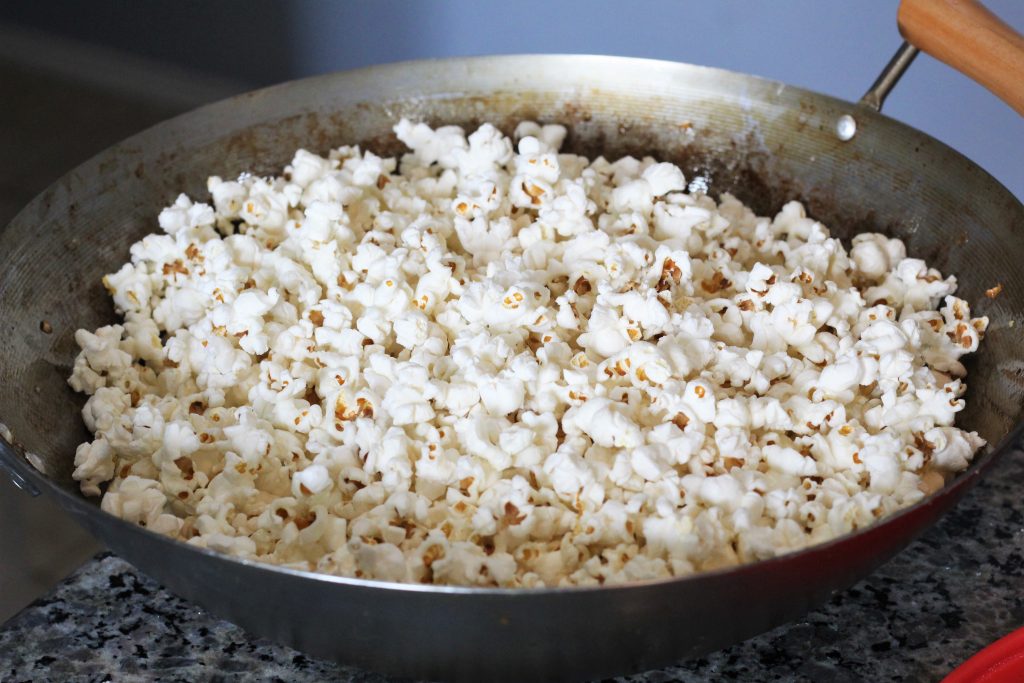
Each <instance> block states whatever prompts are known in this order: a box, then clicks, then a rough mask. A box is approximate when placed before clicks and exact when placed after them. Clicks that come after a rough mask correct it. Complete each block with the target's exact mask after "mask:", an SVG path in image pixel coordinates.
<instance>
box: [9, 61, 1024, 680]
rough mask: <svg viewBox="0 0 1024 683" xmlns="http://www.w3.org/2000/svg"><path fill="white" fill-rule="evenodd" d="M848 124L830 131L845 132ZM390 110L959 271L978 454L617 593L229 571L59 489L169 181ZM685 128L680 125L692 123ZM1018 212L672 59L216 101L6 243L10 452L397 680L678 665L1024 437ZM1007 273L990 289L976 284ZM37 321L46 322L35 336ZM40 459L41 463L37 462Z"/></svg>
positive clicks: (797, 594)
mask: <svg viewBox="0 0 1024 683" xmlns="http://www.w3.org/2000/svg"><path fill="white" fill-rule="evenodd" d="M844 115H848V116H850V117H853V119H854V120H855V122H856V134H855V135H854V136H853V137H852V139H850V140H848V141H842V140H840V139H839V138H838V137H837V135H836V133H835V127H836V122H837V121H838V120H839V119H840V118H841V117H842V116H844ZM401 116H407V117H410V118H415V119H421V120H425V121H427V122H431V123H435V124H436V123H441V122H446V123H452V122H454V123H459V124H462V125H464V126H467V127H472V126H474V125H476V124H477V123H480V122H483V121H491V122H494V123H496V124H499V125H500V126H501V127H502V128H504V129H505V130H506V131H508V130H510V129H511V128H512V127H513V126H514V124H515V122H517V121H519V120H522V119H527V118H529V119H537V120H542V121H558V122H562V123H565V124H567V125H569V126H570V128H571V131H572V132H571V135H570V138H569V141H568V146H569V148H571V149H572V150H573V151H576V152H581V153H585V154H588V155H596V154H601V153H603V154H605V155H606V156H609V157H614V156H618V155H622V154H627V153H629V154H634V155H639V154H652V155H656V156H658V157H660V158H662V159H667V160H671V161H674V162H676V163H678V164H680V165H681V166H682V167H683V169H684V170H685V171H686V172H687V174H688V176H695V175H703V176H705V177H706V178H708V179H709V182H710V188H711V191H712V193H721V192H726V191H728V192H732V193H734V194H735V195H737V196H738V197H740V198H741V199H742V200H743V201H745V202H747V203H748V204H750V205H752V206H753V207H754V208H755V209H756V210H757V211H758V212H760V213H766V212H770V211H772V210H775V209H777V208H778V207H779V206H781V204H782V203H784V202H785V201H787V200H789V199H794V198H796V199H800V200H802V201H804V202H805V203H806V204H807V206H808V210H809V211H810V213H811V214H812V215H814V216H815V217H817V218H819V219H821V220H822V221H824V222H825V223H826V224H827V225H829V226H830V227H832V228H833V229H834V230H835V231H836V232H838V233H839V234H840V235H841V236H844V237H847V238H848V237H849V236H851V235H853V234H855V233H857V232H862V231H879V232H884V233H887V234H890V235H894V236H898V237H900V238H902V239H904V240H906V242H907V245H908V249H909V252H910V253H911V254H912V255H916V256H919V257H922V258H925V259H927V260H928V261H929V262H930V263H931V264H933V265H935V266H937V267H939V268H940V269H942V270H943V272H950V273H955V274H957V275H958V276H960V281H961V289H960V295H961V296H963V297H964V298H966V299H967V300H968V301H969V302H970V303H971V305H972V307H973V308H976V310H977V311H978V314H982V315H988V316H989V317H990V318H991V319H992V323H991V326H990V328H989V332H988V335H987V337H986V340H985V343H984V344H983V345H982V348H981V351H980V353H979V354H978V355H977V357H976V358H974V359H973V360H972V361H971V363H970V366H969V370H970V375H969V378H968V379H969V385H970V390H969V393H968V406H969V407H968V409H967V410H965V411H964V412H963V413H961V416H962V419H961V424H962V425H963V426H964V427H966V428H968V429H974V430H977V431H978V432H980V433H981V435H982V436H984V437H985V438H986V439H987V440H988V441H989V443H990V444H991V446H990V447H989V448H988V449H987V451H986V452H985V453H984V454H983V455H980V456H979V457H978V459H977V460H976V461H975V463H974V464H973V465H972V466H971V468H970V469H969V470H968V471H967V472H965V473H964V474H962V475H961V476H960V477H959V478H958V479H957V480H956V481H955V482H954V483H952V484H951V485H950V486H949V487H947V488H946V489H944V490H942V491H940V492H939V493H937V494H936V495H933V496H931V497H930V498H928V499H926V500H925V501H923V502H921V503H919V504H917V505H915V506H914V507H912V508H909V509H907V510H905V511H903V512H901V513H899V514H897V515H894V516H892V517H890V518H887V519H885V520H884V521H882V522H880V523H878V524H876V525H875V526H872V527H870V528H868V529H866V530H863V531H860V532H858V533H855V534H851V535H848V536H846V537H843V538H840V539H838V540H835V541H833V542H830V543H827V544H823V545H819V546H815V547H812V548H810V549H807V550H804V551H802V552H798V553H793V554H790V555H785V556H782V557H779V558H776V559H772V560H768V561H764V562H758V563H756V564H751V565H747V566H742V567H738V568H733V569H727V570H721V571H715V572H709V573H703V574H697V575H695V576H691V577H687V578H681V579H674V580H665V581H651V582H644V583H636V584H630V585H626V586H618V587H601V588H563V589H524V590H501V589H467V588H451V587H438V586H419V585H406V584H394V583H385V582H375V581H366V580H359V579H348V578H337V577H330V576H324V575H318V574H312V573H306V572H300V571H293V570H288V569H282V568H278V567H273V566H268V565H263V564H257V563H253V562H246V561H242V560H237V559H232V558H230V557H226V556H222V555H219V554H216V553H213V552H209V551H204V550H200V549H197V548H194V547H191V546H188V545H185V544H181V543H178V542H175V541H171V540H169V539H167V538H165V537H162V536H159V535H156V534H154V533H151V532H149V531H147V530H146V529H143V528H140V527H137V526H134V525H131V524H128V523H125V522H123V521H121V520H119V519H117V518H114V517H112V516H110V515H108V514H106V513H103V512H101V511H100V510H99V508H98V506H97V505H96V504H95V502H94V501H91V500H87V499H85V498H84V497H83V496H82V495H81V494H80V493H79V492H78V487H77V485H76V484H75V482H73V481H72V479H71V470H72V454H73V453H74V449H75V446H76V445H77V444H78V443H79V442H81V441H83V440H85V439H86V438H87V436H88V434H87V433H86V431H85V429H84V427H82V424H81V418H80V416H79V411H80V409H81V406H82V399H81V397H80V396H77V395H75V394H74V393H73V392H72V391H71V390H70V389H69V388H68V386H67V384H66V378H67V377H68V375H69V374H70V372H71V364H72V361H73V359H74V356H75V353H76V347H75V344H74V340H73V333H74V331H75V329H77V328H80V327H86V328H90V329H92V328H95V327H97V326H100V325H103V324H107V323H110V322H111V321H112V320H114V319H115V316H114V313H113V310H112V308H111V305H110V303H109V300H108V297H107V295H106V293H105V291H104V290H103V287H102V286H101V284H100V278H101V277H102V275H103V274H104V273H107V272H110V271H111V270H112V269H114V268H116V266H117V265H118V264H120V263H121V262H123V261H124V260H125V258H126V256H127V253H128V246H129V245H130V244H131V243H132V242H134V241H135V240H138V239H140V238H141V237H142V236H143V235H145V234H147V233H149V232H151V231H153V230H154V228H155V220H154V217H155V215H156V212H157V211H158V210H159V208H160V207H162V206H165V205H166V204H168V203H169V202H171V201H173V199H174V197H175V196H176V195H177V193H178V192H180V191H183V190H184V191H187V192H189V193H191V194H193V195H194V196H203V195H204V182H205V178H206V177H207V175H209V174H213V173H218V174H220V175H226V176H230V175H232V174H236V173H239V172H241V171H243V170H255V171H257V172H264V173H270V172H275V171H279V170H280V169H281V168H282V167H283V166H284V165H285V164H286V163H287V162H288V161H289V159H290V157H291V154H292V152H293V150H294V149H296V148H297V147H300V146H303V147H307V148H311V149H317V150H321V151H323V150H326V149H328V148H329V147H331V146H335V145H340V144H351V143H360V144H363V145H365V146H366V147H369V148H370V149H373V150H374V151H376V152H377V153H381V154H392V153H394V152H395V151H397V150H398V148H399V147H398V143H397V141H396V140H395V138H394V137H393V135H392V134H391V132H390V128H391V126H392V124H393V123H394V122H395V121H396V120H397V119H398V118H399V117H401ZM691 132H692V134H691ZM1022 229H1024V206H1022V205H1021V203H1020V202H1018V201H1017V200H1016V199H1015V198H1014V197H1013V196H1012V195H1011V194H1010V192H1008V191H1007V190H1006V189H1005V188H1003V187H1002V186H1001V185H999V183H998V182H996V181H995V180H994V179H993V178H991V177H990V176H989V175H988V174H986V173H985V172H984V171H983V170H982V169H980V168H978V167H977V166H976V165H974V164H973V163H971V162H970V161H969V160H967V159H966V158H964V157H963V156H961V155H959V154H958V153H957V152H955V151H953V150H952V149H950V148H949V147H946V146H945V145H943V144H942V143H940V142H938V141H936V140H934V139H932V138H930V137H928V136H926V135H924V134H922V133H920V132H918V131H916V130H913V129H911V128H908V127H907V126H904V125H902V124H900V123H897V122H895V121H892V120H890V119H888V118H886V117H884V116H881V115H880V114H877V113H875V112H873V111H871V110H870V109H869V108H867V107H865V106H862V105H855V104H850V103H847V102H843V101H840V100H836V99H833V98H830V97H826V96H823V95H819V94H815V93H812V92H808V91H806V90H801V89H798V88H792V87H790V86H787V85H784V84H782V83H776V82H771V81H766V80H762V79H758V78H753V77H750V76H745V75H740V74H735V73H729V72H725V71H720V70H715V69H708V68H703V67H697V66H689V65H684V64H673V63H665V62H654V61H646V60H637V59H623V58H614V57H587V56H531V57H489V58H479V59H459V60H451V61H440V62H414V63H408V64H398V65H392V66H383V67H376V68H371V69H365V70H361V71H354V72H349V73H342V74H335V75H329V76H323V77H320V78H313V79H308V80H303V81H298V82H293V83H288V84H285V85H281V86H277V87H274V88H269V89H266V90H261V91H257V92H254V93H250V94H247V95H243V96H241V97H237V98H234V99H231V100H227V101H224V102H220V103H217V104H214V105H211V106H208V107H205V108H203V109H200V110H198V111H195V112H192V113H190V114H186V115H184V116H181V117H179V118H176V119H173V120H171V121H168V122H166V123H163V124H161V125H159V126H156V127H155V128H152V129H150V130H148V131H146V132H144V133H142V134H140V135H137V136H135V137H133V138H130V139H128V140H126V141H125V142H123V143H121V144H119V145H117V146H115V147H113V148H111V149H109V150H107V151H106V152H104V153H102V154H100V155H99V156H97V157H95V158H94V159H92V160H91V161H89V162H87V163H85V164H83V165H82V166H80V167H79V168H77V169H75V170H73V171H72V172H70V173H69V174H68V175H66V176H65V177H64V178H62V179H61V180H59V181H58V182H56V183H55V184H54V185H53V186H52V187H50V188H49V189H47V190H46V191H45V192H43V193H42V194H41V195H40V196H38V197H37V198H36V199H35V200H34V201H33V202H32V203H31V204H29V205H28V206H27V207H26V208H25V209H24V210H23V211H22V212H21V213H20V214H19V215H18V216H17V217H16V218H15V219H14V221H13V222H12V223H11V225H10V226H9V227H8V228H7V230H6V232H4V233H3V235H2V236H0V263H2V271H0V311H2V313H3V315H2V320H0V386H2V387H3V392H2V396H0V420H2V421H3V422H5V423H6V424H7V425H8V426H9V427H10V429H11V431H12V432H13V435H14V441H15V442H17V445H16V446H12V445H11V444H8V443H7V442H6V441H4V440H2V439H0V462H2V463H4V464H5V465H6V466H7V467H9V468H11V469H12V471H13V472H14V473H16V475H17V477H18V478H19V479H20V480H21V482H22V484H23V485H24V486H25V487H26V488H28V489H30V490H38V491H42V492H44V493H46V494H47V495H50V496H52V497H53V498H55V499H56V500H57V502H58V503H59V504H60V505H61V506H62V507H63V508H64V509H65V510H66V511H68V512H69V513H70V514H71V515H73V516H74V517H75V518H76V519H77V520H78V521H79V522H80V523H81V524H82V525H83V526H85V527H86V528H88V529H89V530H90V531H91V532H92V533H93V534H95V535H96V536H97V537H98V538H99V539H101V540H102V541H103V542H104V543H106V544H107V545H108V546H109V547H110V548H112V549H113V550H114V551H115V552H117V553H118V554H120V555H121V556H123V557H125V558H126V559H128V560H129V561H131V562H133V563H134V564H136V565H137V566H138V567H139V568H140V569H142V570H143V571H144V572H146V573H147V574H149V575H151V576H153V577H154V578H156V579H157V580H159V581H160V582H162V583H163V584H165V585H166V586H168V587H169V588H171V589H172V590H174V591H175V592H177V593H178V594H180V595H182V596H184V597H186V598H189V599H191V600H194V601H195V602H197V603H198V604H200V605H202V606H203V607H205V608H207V609H209V610H210V611H211V612H213V613H214V614H217V615H219V616H222V617H224V618H227V619H229V620H231V621H234V622H236V623H238V624H239V625H241V626H243V627H244V628H246V629H247V630H248V631H250V632H251V633H253V634H254V635H259V636H265V637H268V638H271V639H274V640H277V641H280V642H283V643H287V644H289V645H292V646H294V647H296V648H298V649H299V650H302V651H304V652H307V653H310V654H312V655H315V656H318V657H325V658H331V659H336V660H338V661H342V662H346V663H352V664H358V665H360V666H364V667H368V668H372V669H376V670H380V671H385V672H388V673H392V674H399V675H405V676H415V677H425V678H449V679H451V678H459V679H467V680H498V679H504V680H524V679H525V680H534V679H566V678H584V677H596V676H606V675H610V674H614V673H620V672H626V671H635V670H641V669H645V668H651V667H654V666H658V665H662V664H665V663H667V662H670V661H674V660H676V659H679V658H681V657H692V656H696V655H699V654H701V653H704V652H708V651H711V650H714V649H717V648H720V647H723V646H726V645H729V644H731V643H734V642H737V641H739V640H742V639H744V638H747V637H749V636H751V635H754V634H756V633H758V632H761V631H764V630H766V629H769V628H771V627H773V626H775V625H777V624H780V623H783V622H785V621H787V620H790V619H793V618H795V617H797V616H799V615H800V614H802V613H804V612H806V611H807V610H809V609H811V608H812V607H814V606H815V605H818V604H820V603H822V602H823V601H825V600H826V599H827V597H828V596H829V595H830V594H832V593H833V592H835V591H836V590H839V589H841V588H844V587H846V586H848V585H850V584H852V583H853V582H854V581H856V580H857V579H858V578H860V577H862V576H864V575H865V574H867V573H868V572H870V571H871V570H872V569H873V568H875V567H876V566H878V565H879V564H881V563H882V562H884V561H885V560H886V559H888V558H889V557H890V556H892V555H893V554H894V553H895V552H897V551H898V550H899V549H901V548H902V547H903V546H905V545H906V544H907V543H908V542H909V541H910V540H911V539H913V538H914V537H915V536H916V535H918V534H919V533H920V532H921V531H922V530H924V529H925V528H927V527H928V526H929V525H931V524H932V523H933V522H934V521H935V520H936V519H937V518H938V517H939V516H940V515H941V514H942V513H943V512H945V511H946V510H947V509H948V508H949V507H950V506H952V505H953V504H954V503H955V502H956V501H957V500H958V499H959V498H960V496H961V495H963V493H964V492H965V491H966V490H967V489H968V488H969V487H970V486H972V485H973V484H974V483H975V482H976V481H977V480H978V478H979V476H980V475H981V474H982V473H983V472H984V471H985V469H986V468H987V467H988V466H989V465H990V464H991V463H992V462H993V461H994V460H995V458H997V457H998V456H999V454H1000V453H1002V452H1003V451H1004V450H1005V449H1006V448H1007V447H1008V446H1009V445H1010V444H1012V443H1013V442H1014V441H1015V440H1016V439H1017V438H1018V437H1019V436H1020V434H1021V432H1022V430H1024V424H1022V422H1021V418H1022V397H1024V344H1021V334H1020V330H1021V327H1019V326H1020V325H1022V324H1024V275H1022V271H1021V269H1020V268H1019V264H1020V263H1021V262H1024V241H1022V240H1021V239H1020V235H1021V230H1022ZM997 283H1000V284H1002V286H1003V291H1002V294H1001V295H1000V296H999V297H998V298H997V299H995V300H991V299H988V298H986V296H985V295H984V291H985V290H986V289H988V288H990V287H993V286H994V285H996V284H997ZM43 321H46V322H47V323H48V326H47V327H48V328H52V333H50V334H47V333H46V332H44V331H42V330H41V325H42V323H43ZM30 462H32V463H35V464H36V465H37V466H38V468H39V469H36V467H33V466H30V465H29V463H30Z"/></svg>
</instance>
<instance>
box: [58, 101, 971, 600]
mask: <svg viewBox="0 0 1024 683" xmlns="http://www.w3.org/2000/svg"><path fill="white" fill-rule="evenodd" d="M395 132H396V134H397V135H398V137H399V139H400V140H401V141H403V142H404V143H405V144H406V145H407V146H408V147H409V149H410V151H409V153H407V154H405V155H404V156H403V157H402V159H401V172H400V173H396V169H397V168H399V165H398V161H397V160H395V159H385V158H382V157H378V156H376V155H374V154H373V153H371V152H367V151H364V150H360V149H359V148H357V147H341V148H338V149H336V150H332V151H331V152H330V153H329V154H328V155H327V156H326V157H322V156H319V155H317V154H314V153H312V152H309V151H306V150H299V151H297V152H296V153H295V156H294V157H293V159H292V161H291V163H290V164H289V165H288V166H287V167H286V168H285V169H284V175H283V176H282V177H280V178H261V177H256V176H253V175H249V174H245V175H243V176H241V177H239V178H237V179H235V180H225V179H222V178H220V177H217V176H214V177H211V178H210V179H209V181H208V183H207V189H208V191H209V193H210V196H211V199H210V201H209V203H202V202H198V201H194V200H193V199H192V198H189V197H188V196H186V195H181V196H179V197H178V198H177V199H176V200H175V202H174V204H172V205H171V206H170V207H168V208H166V209H164V210H163V211H162V212H161V213H160V214H159V216H158V218H157V223H158V225H159V227H160V229H161V230H162V234H154V235H150V236H148V237H146V238H144V239H143V240H141V241H140V242H138V243H136V244H135V245H133V246H132V248H131V250H130V262H129V263H127V264H125V265H124V266H122V267H121V268H120V269H118V270H117V272H115V273H112V274H110V275H108V276H107V277H106V278H104V284H105V286H106V287H107V289H108V290H109V291H110V293H111V296H112V298H113V300H114V304H115V308H116V309H117V311H118V312H119V313H121V314H123V315H124V318H125V321H124V323H123V324H122V325H112V326H108V327H102V328H100V329H98V330H96V331H95V332H89V331H86V330H79V331H78V332H77V333H76V335H75V339H76V342H77V343H78V345H79V346H80V348H81V353H80V354H79V355H78V357H77V358H76V360H75V363H74V370H73V373H72V376H71V378H70V379H69V383H70V384H71V386H72V387H73V388H74V389H75V390H76V391H81V392H83V393H85V394H88V395H89V398H88V400H87V401H86V404H85V406H84V408H83V410H82V417H83V420H84V422H85V424H86V426H87V427H88V428H89V430H90V431H91V432H93V434H94V438H93V440H91V441H89V442H87V443H84V444H82V445H81V446H79V447H78V449H77V451H76V453H75V461H74V465H75V469H74V477H75V479H76V480H78V481H79V482H80V484H81V487H82V490H83V491H84V492H85V493H86V494H87V495H91V496H102V503H101V505H102V508H103V509H104V510H107V511H108V512H110V513H112V514H115V515H118V516H120V517H122V518H124V519H126V520H129V521H131V522H133V523H137V524H141V525H145V526H146V527H148V528H150V529H152V530H154V531H156V532H158V533H163V534H167V535H169V536H172V537H175V538H178V539H181V540H184V541H186V542H188V543H192V544H194V545H197V546H199V547H205V548H210V549H213V550H216V551H220V552H225V553H229V554H232V555H236V556H238V557H243V558H248V559H255V560H259V561H264V562H272V563H276V564H281V565H284V566H287V567H291V568H296V569H305V570H310V571H321V572H328V573H333V574H339V575H345V576H361V577H364V578H371V579H378V580H386V581H409V582H422V583H439V584H446V583H447V584H460V585H470V586H509V587H514V586H545V585H546V586H558V585H574V584H586V585H592V584H600V583H613V584H614V583H622V582H627V581H635V580H646V579H656V578H663V577H668V576H681V575H685V574H689V573H693V572H697V571H704V570H711V569H716V568H719V567H726V566H730V565H734V564H737V563H740V562H751V561H755V560H759V559H763V558H768V557H772V556H775V555H778V554H780V553H785V552H789V551H792V550H796V549H799V548H802V547H805V546H807V545H809V544H811V543H818V542H823V541H826V540H828V539H830V538H834V537H836V536H839V535H842V534H845V533H848V532H850V531H852V530H855V529H860V528H863V527H865V526H867V525H870V524H872V523H874V522H875V521H876V520H877V519H878V518H879V517H880V516H883V515H884V514H889V513H891V512H893V511H895V510H897V509H899V508H901V507H903V506H906V505H910V504H913V503H914V502H916V501H917V500H920V499H921V498H922V497H923V496H925V495H927V494H928V493H930V492H932V491H934V490H936V489H937V488H938V487H940V486H942V485H943V483H944V482H945V481H946V479H947V478H949V477H951V476H953V474H955V473H956V472H959V471H961V470H963V469H965V468H966V467H967V466H968V465H969V464H970V461H971V459H972V458H973V457H974V454H975V452H977V450H978V449H979V448H981V447H983V446H984V441H983V440H982V439H981V438H980V437H978V435H977V434H974V433H968V432H964V431H962V430H960V429H959V428H957V427H956V426H954V420H955V417H956V414H957V413H958V412H959V411H961V410H963V408H964V405H965V404H964V400H963V398H962V396H963V393H964V391H965V389H966V386H965V385H964V383H963V380H962V377H963V376H964V373H965V370H964V367H963V365H962V364H961V362H960V358H961V357H962V356H963V355H964V354H966V353H971V352H973V351H975V350H976V349H977V348H978V345H979V344H980V343H981V341H982V338H983V337H984V334H985V330H986V328H987V325H988V320H987V318H971V312H970V308H969V306H968V304H967V302H966V301H963V300H961V299H958V298H956V297H955V296H954V291H955V289H956V280H955V278H953V277H948V278H943V276H942V275H941V274H940V273H939V272H938V271H936V270H934V269H931V268H928V267H927V264H925V263H924V262H923V261H921V260H919V259H915V258H909V257H908V256H907V254H906V249H905V247H904V245H903V243H902V242H900V241H899V240H896V239H891V238H888V237H885V236H882V235H874V234H865V235H858V236H856V237H855V238H854V239H853V241H852V245H851V249H850V251H849V252H847V251H846V250H845V249H844V247H843V245H842V244H841V243H840V242H839V241H838V240H836V239H833V238H831V237H830V235H829V233H828V230H827V229H826V228H825V226H823V225H822V224H820V223H818V222H816V221H815V220H813V219H812V218H809V217H808V216H807V215H806V213H805V210H804V207H803V206H801V205H800V204H799V203H797V202H790V203H788V204H786V205H785V206H784V207H782V209H781V210H780V211H779V213H778V214H777V215H776V216H775V217H774V218H764V217H757V216H755V215H754V214H753V213H752V212H751V211H750V210H749V209H748V208H747V207H745V206H743V204H742V203H740V202H739V201H738V200H737V199H736V198H734V197H732V196H730V195H723V196H722V197H721V198H720V199H719V200H718V201H717V202H716V201H715V200H713V199H712V198H711V197H709V196H708V195H707V194H706V189H707V188H706V180H700V181H699V182H694V183H692V184H691V187H692V188H693V190H694V192H693V193H687V192H686V188H687V179H686V178H685V177H684V175H683V173H682V171H681V170H680V169H679V168H677V167H676V166H674V165H672V164H668V163H658V162H656V161H655V160H653V159H650V158H643V159H637V158H632V157H626V158H624V159H619V160H617V161H614V162H611V163H610V162H608V161H607V160H605V159H603V158H598V159H596V160H594V161H590V160H588V159H585V158H583V157H580V156H576V155H572V154H562V153H560V152H559V149H560V147H561V145H562V142H563V141H564V139H565V137H566V135H567V132H568V131H567V130H566V129H565V128H564V127H563V126H560V125H555V124H548V125H541V124H538V123H534V122H528V121H526V122H522V123H520V124H519V126H517V128H516V132H515V135H514V136H513V137H512V138H508V137H506V136H504V135H503V134H502V133H501V132H500V131H499V130H498V129H497V128H495V127H494V126H491V125H489V124H484V125H483V126H481V127H480V128H479V129H477V130H476V131H474V132H472V133H471V134H470V135H469V136H468V137H467V135H466V133H465V131H463V130H462V129H461V128H459V127H456V126H444V127H441V128H437V129H432V128H430V127H429V126H427V125H425V124H423V123H415V122H410V121H407V120H402V121H401V122H399V124H398V125H396V126H395Z"/></svg>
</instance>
